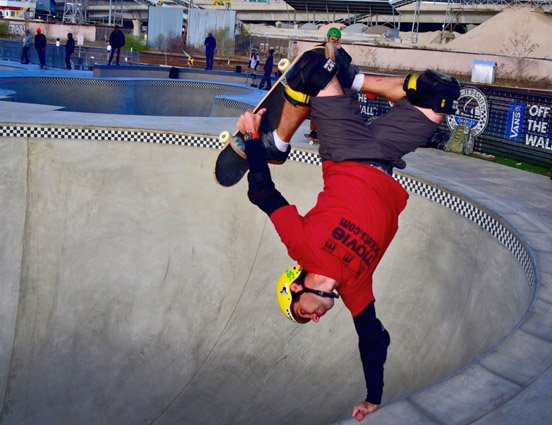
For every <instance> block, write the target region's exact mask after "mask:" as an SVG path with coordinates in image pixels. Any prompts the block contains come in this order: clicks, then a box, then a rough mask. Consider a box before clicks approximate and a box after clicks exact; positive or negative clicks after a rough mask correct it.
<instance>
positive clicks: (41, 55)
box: [36, 49, 46, 68]
mask: <svg viewBox="0 0 552 425" xmlns="http://www.w3.org/2000/svg"><path fill="white" fill-rule="evenodd" d="M36 53H37V54H38V60H39V61H40V67H41V68H46V49H41V50H37V51H36Z"/></svg>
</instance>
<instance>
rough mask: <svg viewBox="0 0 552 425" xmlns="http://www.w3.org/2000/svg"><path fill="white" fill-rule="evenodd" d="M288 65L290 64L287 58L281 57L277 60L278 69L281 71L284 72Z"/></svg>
mask: <svg viewBox="0 0 552 425" xmlns="http://www.w3.org/2000/svg"><path fill="white" fill-rule="evenodd" d="M290 65H291V62H290V61H289V59H286V58H283V59H280V62H278V69H279V70H280V71H281V72H285V71H286V70H287V69H288V68H289V66H290Z"/></svg>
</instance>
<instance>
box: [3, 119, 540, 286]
mask: <svg viewBox="0 0 552 425" xmlns="http://www.w3.org/2000/svg"><path fill="white" fill-rule="evenodd" d="M0 137H31V138H48V139H72V140H96V141H97V140H99V141H107V142H116V141H125V142H143V143H156V144H165V145H181V146H193V147H200V148H211V149H220V148H222V144H221V143H220V142H219V141H218V140H217V138H216V137H214V136H207V135H193V134H186V133H163V132H154V131H145V130H144V131H136V130H114V129H99V128H83V127H75V128H71V127H50V126H37V125H29V126H24V125H2V124H0ZM289 159H290V160H292V161H297V162H302V163H305V164H312V165H321V163H322V162H321V160H320V157H319V156H318V154H317V153H315V152H310V151H304V150H301V149H292V150H291V153H290V156H289ZM393 177H394V178H395V179H396V180H397V181H398V182H399V183H400V184H401V185H402V186H403V187H404V188H405V189H406V190H408V191H410V192H412V193H416V194H418V195H421V196H423V197H425V198H427V199H428V200H430V201H433V202H437V203H438V204H440V205H443V206H445V207H447V208H449V209H451V210H453V211H455V212H456V213H458V214H460V215H462V216H463V217H465V218H467V219H468V220H470V221H472V222H473V223H475V224H477V225H478V226H480V227H481V228H483V229H484V230H486V231H487V232H489V233H490V234H492V235H493V236H494V237H495V238H497V239H498V240H499V241H500V242H501V243H502V244H503V245H504V246H505V247H506V248H507V249H508V250H509V251H510V252H512V254H513V255H514V256H515V257H516V259H517V260H518V261H519V263H520V264H521V266H522V267H523V269H524V271H525V275H526V276H527V279H528V281H529V284H530V286H531V289H534V288H535V282H536V276H535V269H534V264H533V262H532V260H531V257H530V255H529V252H528V250H527V247H526V246H525V245H524V244H523V243H522V242H521V241H520V240H519V239H518V238H517V236H516V235H515V233H514V232H513V230H512V229H510V228H509V227H508V226H507V225H506V224H504V223H502V222H501V221H500V220H499V219H497V218H495V217H493V216H492V215H491V213H490V212H488V211H485V210H484V209H483V208H482V207H479V206H476V205H474V204H473V203H471V202H469V201H468V200H466V199H463V198H461V197H459V196H457V195H454V194H452V193H450V192H446V191H444V190H442V189H440V188H438V187H435V186H432V185H430V184H428V183H425V182H422V181H420V180H416V179H414V178H412V177H409V176H406V175H403V174H394V176H393Z"/></svg>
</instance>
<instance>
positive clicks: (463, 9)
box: [69, 0, 552, 33]
mask: <svg viewBox="0 0 552 425" xmlns="http://www.w3.org/2000/svg"><path fill="white" fill-rule="evenodd" d="M70 1H71V0H70ZM70 1H69V2H70ZM73 1H75V2H80V1H82V2H83V3H84V2H87V3H86V11H85V12H81V15H83V16H85V18H84V19H85V20H86V22H95V23H107V24H114V23H119V24H122V23H123V22H124V21H127V22H128V21H132V22H133V25H134V29H135V33H137V32H139V31H140V28H141V25H142V24H143V23H144V22H147V20H148V9H149V8H150V7H181V8H183V9H184V20H185V21H186V20H187V16H188V13H187V12H188V10H189V9H190V8H191V7H195V8H203V9H212V10H225V9H229V10H233V11H235V12H236V19H237V20H238V21H240V22H243V23H269V24H271V23H272V24H275V25H280V24H288V25H289V24H292V25H294V26H295V27H298V26H300V25H302V24H305V23H314V24H323V23H328V22H343V23H346V24H350V23H360V22H362V23H367V24H370V25H381V24H384V25H388V26H391V27H394V28H400V29H401V30H410V29H412V30H413V32H415V33H417V31H418V28H419V26H420V25H424V24H425V25H435V26H439V27H442V28H443V30H455V29H456V28H462V27H463V29H465V28H466V27H469V26H471V25H479V24H481V23H483V22H484V21H486V20H487V19H489V18H490V17H492V16H494V15H495V14H497V13H499V12H500V11H502V10H503V9H504V8H505V7H508V6H510V5H512V4H531V5H533V6H534V7H535V8H542V9H543V10H545V11H547V12H552V0H529V1H522V0H435V1H432V2H425V1H421V0H369V1H364V0H343V1H341V0H316V1H305V0H286V1H284V0H265V1H263V0H257V1H246V0H233V1H230V2H226V1H225V2H222V3H221V2H216V1H213V0H73ZM184 25H185V23H184Z"/></svg>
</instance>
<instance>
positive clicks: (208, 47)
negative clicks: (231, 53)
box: [204, 32, 217, 71]
mask: <svg viewBox="0 0 552 425" xmlns="http://www.w3.org/2000/svg"><path fill="white" fill-rule="evenodd" d="M204 44H205V69H206V70H207V71H208V70H212V69H213V58H214V57H215V49H216V47H217V40H216V39H215V37H213V33H212V32H210V33H209V34H208V35H207V38H206V39H205V43H204Z"/></svg>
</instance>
